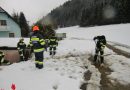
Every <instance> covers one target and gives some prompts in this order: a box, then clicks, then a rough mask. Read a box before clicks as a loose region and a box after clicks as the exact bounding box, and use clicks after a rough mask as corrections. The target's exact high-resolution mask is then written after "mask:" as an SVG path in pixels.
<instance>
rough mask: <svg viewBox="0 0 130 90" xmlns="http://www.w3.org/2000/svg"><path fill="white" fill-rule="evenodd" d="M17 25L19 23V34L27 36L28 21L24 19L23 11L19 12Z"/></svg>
mask: <svg viewBox="0 0 130 90" xmlns="http://www.w3.org/2000/svg"><path fill="white" fill-rule="evenodd" d="M19 25H20V28H21V35H22V37H28V34H29V26H28V23H27V21H26V18H25V16H24V13H23V12H20V16H19Z"/></svg>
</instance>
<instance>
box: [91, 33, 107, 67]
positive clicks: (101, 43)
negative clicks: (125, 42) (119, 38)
mask: <svg viewBox="0 0 130 90" xmlns="http://www.w3.org/2000/svg"><path fill="white" fill-rule="evenodd" d="M93 40H94V41H95V43H96V49H95V56H94V62H96V60H97V56H98V53H99V52H100V60H101V66H102V65H103V63H104V56H103V54H104V48H105V45H106V38H105V36H104V35H101V36H96V37H94V39H93Z"/></svg>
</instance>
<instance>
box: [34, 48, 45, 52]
mask: <svg viewBox="0 0 130 90" xmlns="http://www.w3.org/2000/svg"><path fill="white" fill-rule="evenodd" d="M43 50H44V48H40V49H34V52H41V51H43Z"/></svg>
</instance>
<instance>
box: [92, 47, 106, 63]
mask: <svg viewBox="0 0 130 90" xmlns="http://www.w3.org/2000/svg"><path fill="white" fill-rule="evenodd" d="M99 53H100V61H101V63H104V56H103V54H104V50H103V49H98V48H97V49H96V50H95V55H94V62H96V60H97V57H98V55H99Z"/></svg>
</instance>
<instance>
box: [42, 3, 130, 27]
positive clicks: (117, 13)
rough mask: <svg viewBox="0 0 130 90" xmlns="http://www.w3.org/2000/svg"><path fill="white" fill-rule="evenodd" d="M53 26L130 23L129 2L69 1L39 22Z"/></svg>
mask: <svg viewBox="0 0 130 90" xmlns="http://www.w3.org/2000/svg"><path fill="white" fill-rule="evenodd" d="M48 18H49V20H51V23H53V25H55V26H58V27H68V26H74V25H80V26H81V27H85V26H95V25H108V24H119V23H129V22H130V0H69V1H67V2H65V3H64V4H63V5H61V6H59V7H57V8H55V9H53V10H52V11H51V12H50V13H49V14H48V15H47V16H45V17H44V18H42V19H41V20H43V21H47V20H48Z"/></svg>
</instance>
